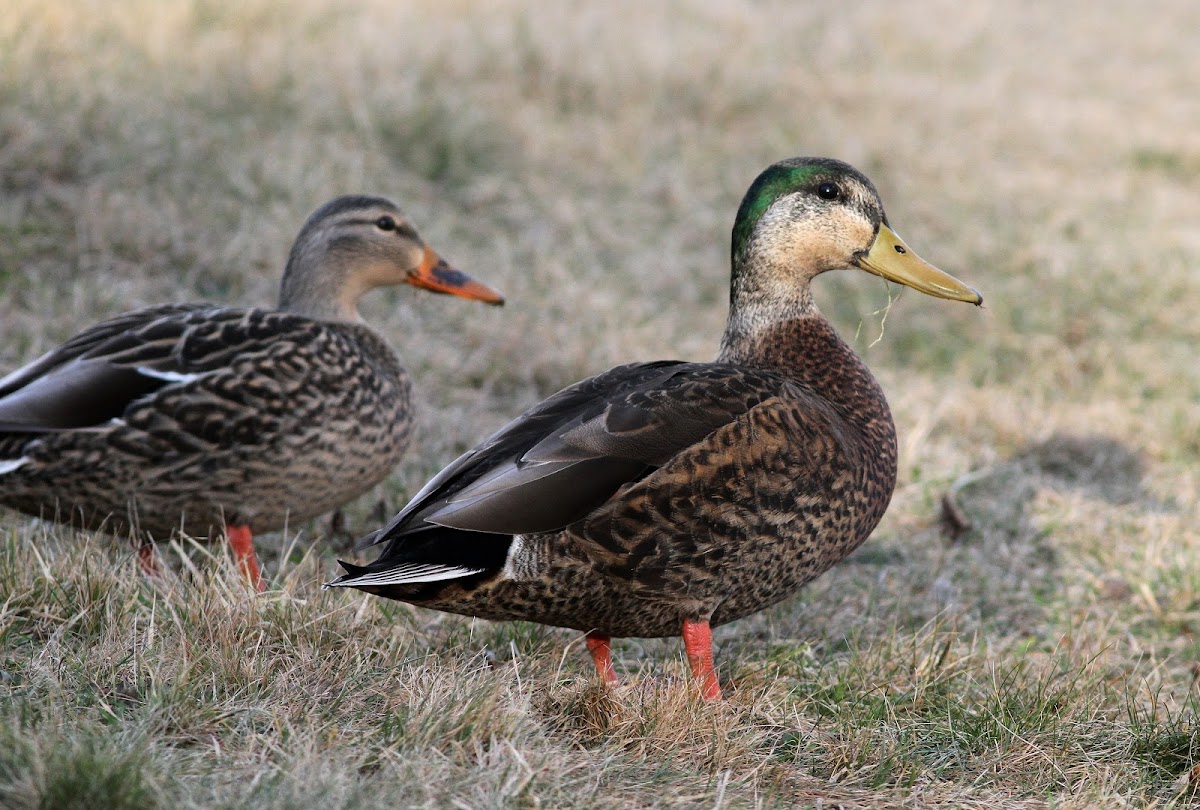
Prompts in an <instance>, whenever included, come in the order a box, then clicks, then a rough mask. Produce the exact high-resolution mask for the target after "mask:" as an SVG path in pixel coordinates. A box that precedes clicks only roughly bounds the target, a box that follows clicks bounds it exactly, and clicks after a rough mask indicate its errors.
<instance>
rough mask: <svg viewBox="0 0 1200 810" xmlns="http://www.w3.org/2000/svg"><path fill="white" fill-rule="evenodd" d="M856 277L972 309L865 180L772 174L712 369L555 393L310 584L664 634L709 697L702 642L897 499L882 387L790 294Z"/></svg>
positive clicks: (483, 613)
mask: <svg viewBox="0 0 1200 810" xmlns="http://www.w3.org/2000/svg"><path fill="white" fill-rule="evenodd" d="M849 267H857V268H859V269H861V270H866V271H867V272H869V273H874V274H876V275H879V276H883V277H884V278H886V279H888V280H890V281H895V282H898V283H900V284H904V285H906V286H909V287H912V288H914V289H916V290H920V291H921V292H924V293H927V294H929V295H933V296H937V297H939V298H947V299H951V300H956V301H966V302H969V303H972V304H981V303H982V301H983V299H982V297H981V296H980V295H979V293H977V292H975V291H974V290H972V289H970V288H969V287H967V286H965V285H964V284H962V283H961V282H960V281H958V280H957V279H955V278H953V277H951V276H949V275H947V274H945V273H943V272H942V271H940V270H938V269H937V268H935V267H933V266H932V265H930V264H927V263H926V262H925V261H923V260H922V259H920V258H919V257H918V256H917V255H916V254H915V253H913V252H912V251H911V250H910V249H909V248H908V246H907V245H905V244H904V242H903V241H901V239H900V237H899V236H897V235H896V233H895V232H894V231H893V230H892V229H891V227H890V226H889V225H888V221H887V217H886V216H885V215H884V211H883V204H882V202H881V201H880V198H879V194H878V192H876V190H875V187H874V186H873V185H872V184H871V181H870V180H868V179H867V178H866V177H864V176H863V175H862V174H861V173H860V172H858V171H857V170H856V169H854V168H853V167H851V166H849V165H847V164H845V163H842V162H839V161H836V160H829V159H818V158H797V159H793V160H785V161H783V162H780V163H776V164H774V165H773V166H771V167H769V168H768V169H766V170H765V171H764V172H763V173H762V174H760V175H759V177H758V179H756V180H755V181H754V183H753V185H751V186H750V189H749V191H747V192H746V196H745V198H744V199H743V200H742V204H741V207H740V208H739V209H738V213H737V218H736V220H735V222H734V226H733V247H732V282H731V290H730V307H729V321H728V325H727V326H726V328H725V334H724V337H723V339H722V341H721V349H720V353H719V354H718V355H717V359H716V362H713V363H689V362H679V361H662V362H651V363H634V364H631V365H624V366H618V367H617V368H614V369H612V370H611V371H606V372H604V373H603V374H600V375H598V376H595V377H592V378H590V379H587V380H584V381H583V382H580V383H577V384H575V385H572V386H570V387H569V388H565V389H563V390H562V391H560V392H558V393H557V394H555V395H553V396H552V397H550V398H549V399H547V400H545V401H543V402H541V403H540V404H538V405H536V406H534V407H533V408H531V409H529V410H528V411H526V412H525V413H524V414H522V415H521V416H520V417H518V418H517V419H516V420H514V421H512V422H510V423H509V424H508V425H506V426H505V427H503V428H501V429H500V430H499V431H497V432H496V433H494V434H493V435H492V436H490V437H488V438H487V439H485V440H484V441H483V442H482V443H480V444H479V445H478V446H477V447H475V448H474V449H473V450H470V451H469V452H467V453H465V454H464V455H462V456H461V457H459V458H458V459H457V460H456V461H454V462H453V463H451V464H450V465H449V466H448V467H446V468H445V469H444V470H442V472H441V473H439V474H438V475H437V476H436V477H434V478H433V479H432V480H431V481H430V482H429V483H428V484H427V485H426V486H425V487H424V488H423V489H422V490H421V491H420V492H418V493H417V495H416V497H415V498H413V499H412V501H411V502H410V503H409V504H408V505H407V506H406V507H405V508H404V509H403V510H402V511H401V512H400V513H399V514H397V515H396V516H395V518H394V519H393V520H392V521H391V522H390V523H388V524H387V525H386V526H385V527H384V528H383V529H381V530H380V531H378V532H377V533H375V534H373V535H370V536H368V537H367V538H364V542H363V543H362V544H361V545H362V546H363V547H366V546H367V545H371V544H375V543H386V546H385V547H384V549H383V552H382V553H381V554H380V555H379V558H378V559H377V560H375V561H374V562H372V563H370V564H369V565H365V566H358V565H351V564H348V563H342V566H343V567H344V568H345V569H346V572H347V573H346V574H345V575H343V576H342V577H340V578H338V579H336V580H334V581H333V582H330V583H328V585H330V586H335V587H350V588H358V589H360V590H363V591H366V592H368V593H372V594H377V595H379V596H383V597H387V598H389V599H399V600H402V601H405V602H411V603H412V604H415V605H421V606H424V607H431V608H436V609H438V610H444V611H450V612H453V613H461V614H466V615H470V616H479V617H483V618H487V619H522V620H529V621H536V622H541V623H544V624H549V625H557V626H562V627H570V628H575V629H577V630H581V631H584V632H585V633H586V639H587V647H588V649H589V650H590V651H591V654H592V657H593V659H594V661H595V665H596V668H597V671H598V672H599V674H600V676H601V677H602V678H603V680H604V681H606V682H609V683H613V682H615V681H616V674H615V672H614V670H613V665H612V659H611V650H610V639H611V637H613V636H637V637H661V636H670V635H675V634H680V633H681V634H682V636H683V640H684V646H685V649H686V652H687V657H688V661H689V663H690V667H691V669H692V672H693V676H694V677H695V678H696V679H697V680H698V681H699V684H700V688H701V692H702V694H703V695H704V697H706V698H718V697H720V694H721V690H720V685H719V682H718V679H717V674H716V671H715V669H714V666H713V656H712V634H711V628H712V627H714V626H717V625H721V624H725V623H726V622H731V621H734V620H735V619H739V618H741V617H743V616H747V615H749V614H751V613H754V612H756V611H759V610H762V609H763V608H765V607H767V606H768V605H771V604H774V603H776V602H778V601H780V600H781V599H784V598H786V597H787V596H788V595H790V594H792V593H794V592H795V591H796V590H797V589H798V588H800V587H801V586H802V585H804V584H805V583H806V582H808V581H810V580H811V579H813V578H814V577H816V576H817V575H819V574H821V573H822V572H824V571H825V570H827V569H828V568H829V567H830V566H832V565H833V564H834V563H836V562H838V561H839V560H841V559H842V558H843V557H845V556H846V555H847V554H849V553H850V552H851V551H852V550H853V549H854V548H855V547H857V546H858V545H859V544H860V543H862V542H863V540H865V539H866V537H867V535H869V534H870V533H871V531H872V530H873V529H874V528H875V526H876V524H877V523H878V522H879V520H880V518H881V517H882V516H883V513H884V510H886V509H887V506H888V502H889V500H890V499H891V495H892V490H893V488H894V487H895V482H896V431H895V425H894V423H893V421H892V416H891V413H890V411H889V409H888V405H887V401H886V400H885V399H884V396H883V391H882V390H881V389H880V387H879V384H878V383H877V382H876V381H875V379H874V378H873V377H872V376H871V373H870V371H868V370H867V367H866V365H864V364H863V362H862V361H861V360H859V358H858V357H856V356H855V354H854V352H853V351H852V350H851V349H850V347H849V346H848V345H847V344H846V343H845V342H844V341H843V340H842V339H841V338H840V337H839V336H838V335H837V333H836V332H835V331H834V329H833V327H832V326H831V325H830V324H829V323H828V322H827V321H826V320H825V319H824V318H823V317H822V316H821V314H820V312H818V311H817V307H816V305H815V304H814V303H813V297H812V293H811V291H810V289H809V285H810V283H811V282H812V280H813V278H814V277H816V276H817V275H818V274H820V273H823V272H825V271H826V270H835V269H839V268H849Z"/></svg>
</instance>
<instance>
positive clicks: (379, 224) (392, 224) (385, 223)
mask: <svg viewBox="0 0 1200 810" xmlns="http://www.w3.org/2000/svg"><path fill="white" fill-rule="evenodd" d="M375 227H376V228H378V229H379V230H381V231H394V230H396V220H394V219H392V218H391V217H380V218H379V219H377V220H375Z"/></svg>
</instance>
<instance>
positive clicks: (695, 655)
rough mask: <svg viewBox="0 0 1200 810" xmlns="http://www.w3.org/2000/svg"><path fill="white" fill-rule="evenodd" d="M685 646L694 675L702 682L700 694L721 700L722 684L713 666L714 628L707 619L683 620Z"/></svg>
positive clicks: (709, 698) (708, 698)
mask: <svg viewBox="0 0 1200 810" xmlns="http://www.w3.org/2000/svg"><path fill="white" fill-rule="evenodd" d="M683 648H684V649H685V650H687V658H688V664H690V665H691V667H692V676H693V677H694V678H695V679H696V680H698V681H699V682H700V694H701V695H703V696H704V699H705V700H720V699H721V684H720V683H718V682H717V670H716V668H715V667H714V666H713V652H712V628H710V627H709V626H708V620H707V619H704V620H702V621H698V622H694V621H692V620H691V619H684V620H683Z"/></svg>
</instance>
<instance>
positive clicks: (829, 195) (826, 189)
mask: <svg viewBox="0 0 1200 810" xmlns="http://www.w3.org/2000/svg"><path fill="white" fill-rule="evenodd" d="M841 194H842V190H841V189H840V188H838V187H837V185H835V184H834V183H822V184H821V185H819V186H817V196H818V197H820V198H821V199H822V200H836V199H837V198H838V197H839V196H841Z"/></svg>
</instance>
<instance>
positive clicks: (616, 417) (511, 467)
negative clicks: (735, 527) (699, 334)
mask: <svg viewBox="0 0 1200 810" xmlns="http://www.w3.org/2000/svg"><path fill="white" fill-rule="evenodd" d="M792 385H794V383H791V382H790V381H788V380H787V379H786V378H785V377H783V376H781V375H779V374H776V373H773V372H769V371H762V370H757V369H747V368H744V367H737V366H732V365H723V364H716V363H684V362H677V361H662V362H656V363H637V364H631V365H625V366H618V367H617V368H614V369H612V370H611V371H608V372H605V373H604V374H600V375H598V376H596V377H591V378H589V379H587V380H584V381H583V382H580V383H577V384H576V385H573V386H571V387H569V388H566V389H564V390H562V391H560V392H559V393H557V394H555V395H554V396H552V397H550V398H549V399H547V400H545V401H543V402H542V403H540V404H539V405H537V406H535V407H534V408H532V409H530V410H529V411H527V412H526V413H525V414H523V415H522V416H520V417H518V418H517V419H515V420H514V421H512V422H511V423H509V424H508V425H506V426H505V427H503V428H501V429H500V430H499V431H497V432H496V433H494V434H493V435H492V436H490V437H488V438H487V439H486V440H484V441H483V442H482V443H481V444H480V445H479V446H477V447H476V448H475V449H473V450H470V451H468V452H467V453H465V454H463V455H462V456H460V457H459V458H458V459H457V460H455V461H454V462H452V463H451V464H450V465H449V466H448V467H446V468H445V469H444V470H443V471H442V472H441V473H439V474H438V475H437V476H436V477H434V478H433V479H432V480H431V481H430V482H429V483H428V484H427V485H426V486H425V487H424V488H423V489H422V490H421V491H420V492H418V493H417V495H416V497H414V498H413V500H412V501H411V502H410V503H409V504H408V505H407V506H406V507H405V508H404V509H403V510H401V512H400V513H399V514H397V515H396V517H395V518H393V520H392V521H391V522H390V523H389V524H388V525H387V526H385V527H384V528H383V529H381V530H380V531H379V532H376V533H375V534H373V535H368V536H367V537H366V538H364V539H363V541H361V542H360V548H364V547H367V546H370V545H374V544H376V543H381V542H384V541H392V545H391V546H389V548H388V549H387V550H385V552H384V554H383V555H381V557H380V560H379V561H377V563H376V564H373V565H372V567H374V565H377V564H378V563H380V562H383V560H384V558H387V557H391V556H393V555H394V554H399V555H401V556H405V555H404V553H403V547H404V546H405V545H408V540H409V538H411V539H412V540H413V541H415V542H417V543H418V544H420V545H425V544H426V542H427V541H428V540H430V539H432V538H430V536H429V535H427V534H425V535H424V536H422V537H420V538H419V539H418V538H417V537H414V535H417V534H423V533H427V532H433V533H434V534H437V532H438V530H439V528H440V529H443V530H451V532H450V533H451V534H455V535H458V533H459V532H460V531H463V532H482V533H487V534H494V535H514V534H526V533H536V532H547V531H554V530H557V529H561V528H563V527H564V526H567V525H568V524H571V523H574V522H575V521H577V520H580V519H582V518H584V517H586V516H587V515H588V514H589V513H590V512H591V511H593V510H594V509H595V508H597V507H598V506H600V505H601V504H603V503H604V502H605V501H607V500H608V499H609V498H611V497H612V496H613V495H614V494H616V493H617V492H618V491H619V490H620V489H621V488H622V487H623V486H626V485H628V484H631V483H634V482H636V481H638V480H640V479H641V478H643V477H644V476H646V475H647V474H649V473H650V472H652V471H653V470H655V469H657V468H659V467H661V466H662V465H663V464H665V463H666V462H667V461H669V460H670V459H671V458H673V457H674V456H675V455H677V454H678V453H680V452H682V451H684V450H686V449H687V448H689V447H691V446H693V445H695V444H696V443H697V442H700V441H701V440H703V439H704V438H705V437H706V436H708V435H709V434H711V433H713V432H714V431H715V430H717V429H718V428H720V427H721V426H723V425H725V424H728V423H730V422H732V421H734V420H735V419H737V418H738V417H739V416H741V415H743V414H745V413H746V412H747V411H749V410H750V409H752V408H754V407H755V406H757V405H759V404H760V403H762V402H764V401H765V400H767V399H770V398H772V397H775V396H778V395H779V393H780V392H781V390H782V389H784V388H785V387H788V386H792Z"/></svg>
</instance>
